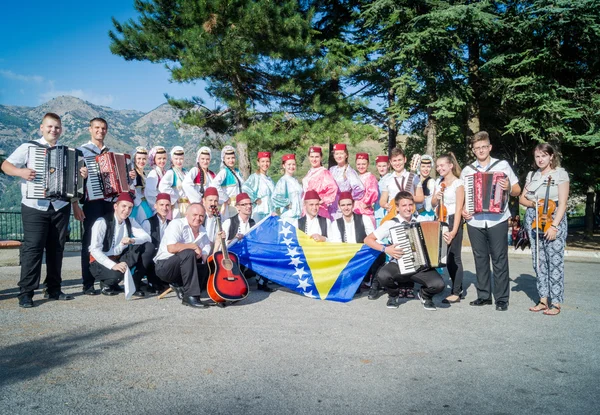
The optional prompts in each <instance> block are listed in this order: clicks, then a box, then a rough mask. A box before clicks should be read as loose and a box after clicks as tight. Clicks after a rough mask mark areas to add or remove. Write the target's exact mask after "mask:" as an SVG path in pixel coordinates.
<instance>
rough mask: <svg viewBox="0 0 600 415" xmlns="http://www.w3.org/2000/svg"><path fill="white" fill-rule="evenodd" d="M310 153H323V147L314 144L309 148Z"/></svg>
mask: <svg viewBox="0 0 600 415" xmlns="http://www.w3.org/2000/svg"><path fill="white" fill-rule="evenodd" d="M310 153H319V154H323V149H321V147H318V146H312V147H311V148H309V149H308V154H310Z"/></svg>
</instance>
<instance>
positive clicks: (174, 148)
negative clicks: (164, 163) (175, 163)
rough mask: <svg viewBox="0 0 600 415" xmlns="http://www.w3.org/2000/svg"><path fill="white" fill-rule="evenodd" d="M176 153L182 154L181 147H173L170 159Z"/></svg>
mask: <svg viewBox="0 0 600 415" xmlns="http://www.w3.org/2000/svg"><path fill="white" fill-rule="evenodd" d="M177 152H182V153H183V152H184V150H183V147H181V146H175V147H173V149H172V150H171V159H172V158H173V156H174V155H175V153H177Z"/></svg>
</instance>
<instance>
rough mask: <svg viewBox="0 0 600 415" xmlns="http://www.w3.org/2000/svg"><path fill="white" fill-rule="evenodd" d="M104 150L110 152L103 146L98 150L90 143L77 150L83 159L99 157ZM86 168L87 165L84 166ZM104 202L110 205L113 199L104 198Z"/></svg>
mask: <svg viewBox="0 0 600 415" xmlns="http://www.w3.org/2000/svg"><path fill="white" fill-rule="evenodd" d="M105 149H106V151H110V149H108V148H107V147H106V146H103V147H102V148H98V146H97V145H96V144H94V143H92V142H91V141H88V142H87V143H85V144H84V145H82V146H81V147H79V149H78V150H81V152H82V153H83V157H96V156H98V155H100V154H101V153H102V151H105ZM86 166H87V164H86ZM86 199H87V198H86ZM104 200H106V201H107V202H111V203H112V201H113V198H112V197H106V198H104Z"/></svg>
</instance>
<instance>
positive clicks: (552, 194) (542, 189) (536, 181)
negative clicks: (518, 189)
mask: <svg viewBox="0 0 600 415" xmlns="http://www.w3.org/2000/svg"><path fill="white" fill-rule="evenodd" d="M549 176H550V177H551V178H552V179H551V180H550V189H549V192H548V199H549V200H554V201H555V202H558V185H560V184H562V183H565V182H568V181H569V174H568V173H567V172H566V171H565V169H563V168H562V167H557V168H556V169H553V170H551V171H550V172H549V173H546V174H542V172H541V171H540V170H539V169H538V170H536V171H535V172H533V173H529V174H528V175H527V179H526V182H525V197H527V199H529V200H531V201H536V202H537V201H538V200H541V199H545V198H546V188H548V177H549Z"/></svg>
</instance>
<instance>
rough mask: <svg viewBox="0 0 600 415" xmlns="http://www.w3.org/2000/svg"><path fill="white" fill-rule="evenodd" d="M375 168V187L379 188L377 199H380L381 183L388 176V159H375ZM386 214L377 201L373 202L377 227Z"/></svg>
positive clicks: (380, 156)
mask: <svg viewBox="0 0 600 415" xmlns="http://www.w3.org/2000/svg"><path fill="white" fill-rule="evenodd" d="M375 167H377V173H378V174H379V181H378V183H377V185H378V187H379V197H381V192H382V191H383V189H382V187H381V185H382V183H385V181H386V180H387V178H388V177H389V175H390V158H389V157H388V156H384V155H379V156H377V157H375ZM386 214H387V210H385V209H384V208H382V207H381V205H380V204H379V199H378V200H377V202H375V222H376V223H377V226H379V223H380V222H381V220H382V219H383V218H384V217H385V215H386Z"/></svg>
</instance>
